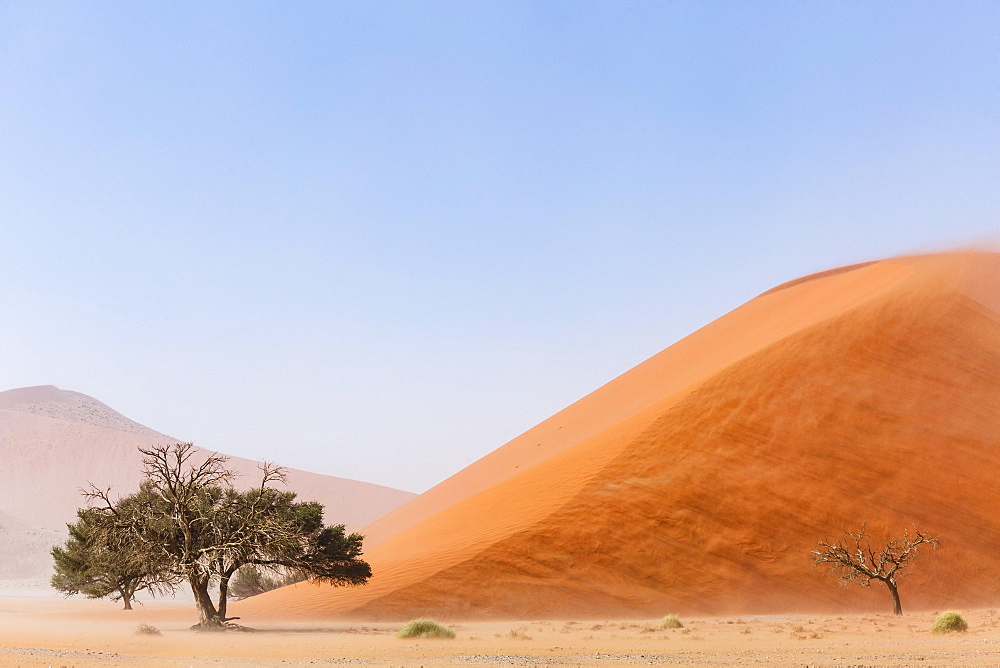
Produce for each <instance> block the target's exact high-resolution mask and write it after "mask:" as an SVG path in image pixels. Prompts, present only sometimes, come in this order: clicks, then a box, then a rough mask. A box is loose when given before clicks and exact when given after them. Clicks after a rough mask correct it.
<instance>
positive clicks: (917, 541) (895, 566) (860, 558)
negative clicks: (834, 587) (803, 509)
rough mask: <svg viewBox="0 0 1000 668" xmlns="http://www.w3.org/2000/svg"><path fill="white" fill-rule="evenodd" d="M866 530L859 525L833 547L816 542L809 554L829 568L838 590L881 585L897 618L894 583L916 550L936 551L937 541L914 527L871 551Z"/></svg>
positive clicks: (901, 610) (897, 602) (938, 542)
mask: <svg viewBox="0 0 1000 668" xmlns="http://www.w3.org/2000/svg"><path fill="white" fill-rule="evenodd" d="M866 527H867V524H862V525H861V529H860V530H859V531H858V532H857V533H852V532H850V531H846V530H845V531H844V535H843V536H842V537H841V538H840V539H839V540H837V542H836V543H825V542H820V543H819V544H818V545H817V546H816V549H814V550H813V552H812V554H813V558H814V559H815V562H816V564H817V565H820V564H829V565H830V571H831V572H832V573H837V574H838V575H840V586H842V587H846V586H847V585H848V584H849V583H851V582H856V583H858V584H859V585H861V586H862V587H869V586H871V583H872V581H873V580H877V581H879V582H881V583H883V584H884V585H885V586H886V587H888V588H889V593H890V594H892V611H893V613H895V614H897V615H901V614H903V606H902V605H901V604H900V602H899V588H898V585H897V580H898V579H899V577H900V576H901V575H902V571H903V570H904V569H905V568H906V567H907V566H909V565H910V564H911V563H913V560H914V559H916V558H917V548H918V547H919V546H921V545H930V546H931V547H932V548H935V549H936V548H937V546H938V545H940V544H941V541H940V540H938V539H937V538H934V537H931V536H928V535H927V534H926V533H924V532H923V531H920V530H919V529H917V528H916V527H914V528H913V533H912V534H911V533H910V532H909V531H908V530H907V531H903V537H902V538H891V539H888V540H887V541H886V543H885V545H884V546H882V547H876V548H872V544H871V540H870V538H871V536H869V535H868V532H867V529H866Z"/></svg>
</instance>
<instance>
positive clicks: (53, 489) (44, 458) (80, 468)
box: [0, 385, 414, 579]
mask: <svg viewBox="0 0 1000 668" xmlns="http://www.w3.org/2000/svg"><path fill="white" fill-rule="evenodd" d="M175 442H177V439H174V438H171V437H169V436H166V435H164V434H161V433H159V432H156V431H153V430H152V429H149V428H148V427H144V426H143V425H141V424H139V423H137V422H134V421H132V420H130V419H128V418H127V417H125V416H124V415H122V414H121V413H118V412H116V411H114V410H113V409H111V408H109V407H108V406H106V405H104V404H103V403H101V402H100V401H97V400H96V399H94V398H92V397H88V396H87V395H85V394H80V393H78V392H70V391H67V390H60V389H59V388H56V387H53V386H51V385H43V386H38V387H25V388H20V389H16V390H8V391H6V392H0V461H2V462H3V466H0V579H12V578H38V577H47V576H48V575H49V574H50V573H51V569H52V567H51V558H50V557H49V555H48V550H49V547H51V545H52V544H54V543H55V542H58V541H59V540H61V539H62V537H63V536H64V534H65V525H66V523H67V522H70V521H73V520H74V519H75V518H76V509H77V508H78V507H80V506H81V505H82V503H83V498H82V497H81V496H80V489H81V488H83V487H86V486H87V484H88V483H94V484H95V485H98V486H100V487H109V486H110V487H111V488H112V491H113V495H114V494H128V493H131V492H134V491H136V490H137V489H138V487H139V479H140V470H141V468H142V465H141V459H142V455H141V454H140V453H139V451H138V448H139V447H140V446H149V445H153V444H157V443H175ZM202 452H203V453H205V452H206V451H202ZM229 466H230V468H232V469H233V470H235V471H237V472H238V473H240V474H241V476H240V478H239V479H238V481H237V484H240V483H243V484H246V485H250V484H255V483H256V482H258V480H256V478H257V476H258V475H259V470H258V468H257V467H258V464H257V462H253V461H250V460H247V459H241V458H239V457H231V458H230V460H229ZM288 488H289V489H291V490H294V491H295V492H297V493H298V495H299V498H301V499H303V500H309V501H319V502H321V503H323V505H324V506H325V508H326V517H327V519H328V521H332V522H337V523H344V524H347V525H348V526H349V527H351V528H354V529H356V528H358V527H361V526H363V525H365V524H367V523H369V522H371V521H373V520H374V519H376V518H378V517H380V516H381V515H384V514H385V513H387V512H389V511H390V510H392V509H394V508H396V507H398V506H399V505H401V504H402V503H404V502H406V501H408V500H410V499H411V498H413V497H414V495H413V494H411V493H410V492H404V491H401V490H398V489H392V488H389V487H382V486H381V485H373V484H370V483H365V482H358V481H356V480H348V479H346V478H337V477H334V476H326V475H319V474H316V473H307V472H305V471H298V470H295V469H290V470H289V472H288Z"/></svg>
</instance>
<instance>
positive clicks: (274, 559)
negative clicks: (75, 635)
mask: <svg viewBox="0 0 1000 668" xmlns="http://www.w3.org/2000/svg"><path fill="white" fill-rule="evenodd" d="M140 451H141V452H142V454H143V473H144V480H143V482H142V485H141V487H140V490H139V492H138V493H136V494H133V495H130V496H126V497H123V498H121V499H118V500H117V501H112V500H111V498H110V491H109V490H100V489H96V488H91V490H90V491H89V492H87V493H86V494H87V496H88V498H89V499H90V500H91V503H92V504H93V505H92V507H90V508H88V509H86V510H82V511H80V513H81V521H83V517H84V516H85V517H86V525H85V527H83V529H82V530H85V531H91V532H94V531H96V532H97V533H98V534H99V535H100V536H101V537H102V538H101V541H99V542H97V543H93V545H95V546H96V547H95V548H92V549H88V550H74V551H73V554H74V555H75V556H74V559H76V560H78V561H80V562H81V563H82V564H83V565H85V566H86V568H87V569H89V570H88V571H87V572H91V571H103V572H105V573H111V572H113V570H114V569H115V568H120V567H122V566H123V565H125V564H138V565H141V566H142V567H144V568H147V569H148V570H150V571H152V572H154V573H156V574H157V575H158V576H159V577H160V580H158V582H161V583H162V582H169V583H177V582H180V581H186V582H187V583H188V584H189V585H190V587H191V591H192V593H193V594H194V598H195V605H196V607H197V609H198V619H199V624H198V626H199V627H201V628H205V629H213V628H224V627H225V626H226V625H227V622H229V621H230V620H231V619H235V618H230V617H227V603H228V598H229V584H230V580H231V579H232V577H233V575H234V574H235V573H236V572H237V571H239V569H240V568H241V567H244V566H247V565H252V566H254V567H257V568H261V569H265V570H267V569H271V570H273V571H275V572H279V573H282V574H284V575H288V574H295V575H298V576H304V577H305V578H308V579H310V580H313V581H318V582H325V583H329V584H333V585H360V584H364V583H365V582H367V581H368V578H369V577H371V568H370V567H369V565H368V564H367V563H366V562H365V561H364V560H362V559H361V554H362V540H363V537H362V536H361V535H360V534H357V533H352V534H346V533H345V529H344V525H342V524H340V525H333V526H325V525H324V523H323V506H322V505H321V504H319V503H314V502H300V501H296V495H295V493H294V492H290V491H281V490H278V489H276V488H274V487H273V486H272V485H274V484H276V483H283V482H284V480H285V476H284V471H283V469H281V468H279V467H276V466H273V465H270V464H264V465H262V471H261V480H260V484H259V485H257V486H256V487H255V488H253V489H250V490H246V491H240V490H237V489H236V488H235V487H233V485H232V481H233V479H234V474H233V473H232V471H230V470H229V469H228V468H226V458H225V457H223V456H220V455H218V454H213V455H210V456H208V457H205V458H204V459H201V458H200V457H196V453H197V451H196V450H195V449H194V446H193V445H192V444H191V443H179V444H176V445H169V446H167V445H164V446H156V447H152V448H148V449H144V448H140ZM199 462H200V463H199ZM78 524H79V522H78ZM71 530H72V526H71ZM81 535H82V534H81ZM73 540H74V537H73V536H72V535H71V538H70V541H69V542H68V543H67V547H66V548H62V551H63V552H64V553H69V552H68V551H69V550H70V543H72V541H73ZM77 540H78V539H77ZM84 543H85V544H87V545H90V543H86V541H84ZM56 549H57V550H59V549H60V548H56ZM53 554H54V555H55V554H56V552H55V551H53ZM56 559H57V575H58V573H59V566H58V562H59V559H60V557H59V556H57V557H56ZM213 585H216V586H218V599H217V600H216V601H213V599H212V596H211V592H210V589H211V587H212V586H213Z"/></svg>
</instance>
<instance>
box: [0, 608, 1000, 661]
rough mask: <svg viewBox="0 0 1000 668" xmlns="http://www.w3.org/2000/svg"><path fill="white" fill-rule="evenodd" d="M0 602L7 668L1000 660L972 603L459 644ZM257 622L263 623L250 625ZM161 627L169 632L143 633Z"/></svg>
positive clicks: (534, 626)
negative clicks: (238, 629)
mask: <svg viewBox="0 0 1000 668" xmlns="http://www.w3.org/2000/svg"><path fill="white" fill-rule="evenodd" d="M116 608H117V606H116V604H112V603H109V602H107V601H76V600H72V601H64V600H53V599H48V600H44V599H27V598H0V665H2V666H65V667H67V668H69V667H77V666H79V667H83V666H87V667H90V666H295V665H312V664H362V665H376V666H428V665H549V664H552V665H588V666H600V665H640V664H641V665H647V664H669V665H700V666H723V665H745V664H757V665H812V666H815V665H831V666H832V665H836V666H856V665H865V666H898V665H907V666H913V665H942V664H951V665H997V664H1000V612H998V611H997V610H992V609H980V610H969V611H965V612H964V613H963V614H964V616H965V618H966V620H967V621H968V622H969V625H970V628H969V631H968V632H966V633H959V634H951V635H945V636H941V635H935V634H932V633H930V631H929V629H930V625H931V623H932V621H933V620H934V617H935V616H936V613H934V612H931V611H923V612H914V613H909V614H906V615H903V616H902V617H893V616H892V615H785V616H773V615H772V616H753V617H750V616H747V617H704V618H691V619H683V620H682V621H683V623H684V628H681V629H670V630H664V629H661V628H660V627H659V623H658V621H657V620H638V621H636V620H631V621H599V622H598V621H584V620H551V621H530V622H528V621H526V622H473V623H456V624H454V625H452V627H453V628H454V630H455V631H456V634H457V637H456V638H455V639H454V640H412V639H410V640H404V639H400V638H397V637H396V635H395V633H396V631H397V630H398V628H399V626H400V624H387V623H378V624H368V625H365V624H359V623H338V622H330V621H321V622H315V623H303V622H299V623H295V624H278V623H273V622H269V623H266V624H259V625H257V626H258V631H257V632H255V633H224V634H204V633H196V632H193V631H190V630H188V625H189V624H190V622H191V621H192V619H191V618H192V617H193V610H192V609H191V608H190V607H189V606H179V605H178V604H175V603H147V604H145V605H144V606H143V608H142V609H140V610H135V611H133V612H125V611H121V610H117V609H116ZM245 621H247V622H248V623H250V624H252V623H253V620H245ZM143 623H147V624H152V625H154V626H156V628H157V629H159V630H160V631H161V635H152V636H151V635H140V634H137V633H136V627H137V626H138V625H139V624H143Z"/></svg>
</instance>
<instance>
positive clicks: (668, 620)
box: [660, 615, 684, 629]
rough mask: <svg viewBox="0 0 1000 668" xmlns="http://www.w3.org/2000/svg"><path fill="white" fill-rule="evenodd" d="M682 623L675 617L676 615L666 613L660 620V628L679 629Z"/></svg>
mask: <svg viewBox="0 0 1000 668" xmlns="http://www.w3.org/2000/svg"><path fill="white" fill-rule="evenodd" d="M683 626H684V625H683V624H681V620H680V619H678V618H677V615H667V616H666V617H664V618H663V619H661V620H660V628H661V629H679V628H682V627H683Z"/></svg>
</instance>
